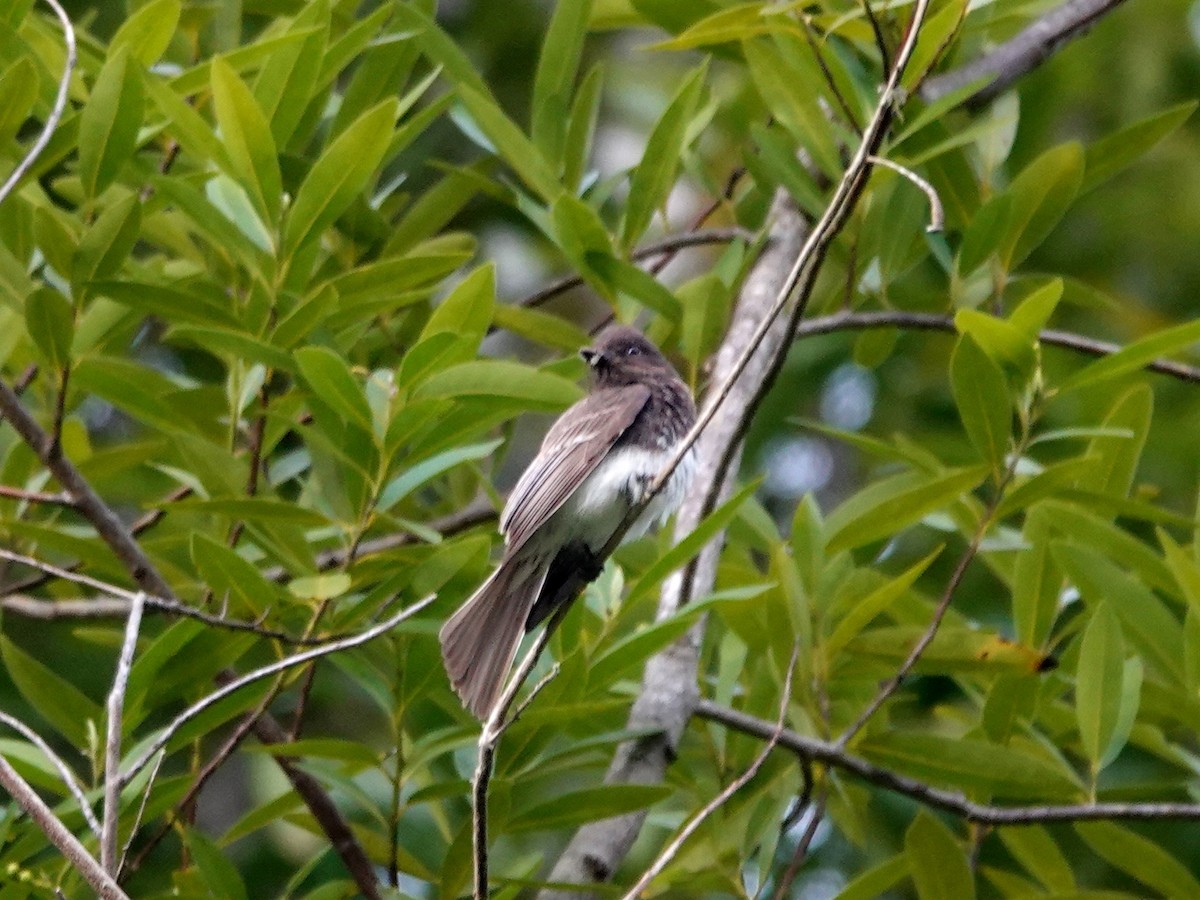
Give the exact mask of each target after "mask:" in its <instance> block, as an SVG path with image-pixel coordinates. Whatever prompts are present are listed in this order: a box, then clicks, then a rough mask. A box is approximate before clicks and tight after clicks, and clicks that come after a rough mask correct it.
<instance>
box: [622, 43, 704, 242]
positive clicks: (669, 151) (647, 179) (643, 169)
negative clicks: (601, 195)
mask: <svg viewBox="0 0 1200 900" xmlns="http://www.w3.org/2000/svg"><path fill="white" fill-rule="evenodd" d="M707 71H708V66H707V64H702V65H701V66H700V67H699V68H697V69H695V70H693V71H692V72H691V73H690V74H689V75H688V76H687V77H686V78H685V79H684V81H683V83H682V84H681V85H680V86H679V89H678V90H677V91H676V92H675V96H674V97H672V98H671V102H670V103H668V104H667V108H666V110H665V111H664V112H663V114H662V118H660V119H659V120H658V123H657V124H656V125H655V126H654V129H653V131H651V132H650V137H649V138H647V140H646V149H645V151H644V152H643V153H642V161H641V162H640V163H638V166H637V168H636V169H634V170H633V175H632V176H631V178H630V180H629V201H628V203H627V204H626V207H625V222H624V225H623V227H622V229H621V246H622V247H624V248H625V250H626V251H628V250H629V249H630V248H632V247H633V245H634V244H635V243H637V241H638V239H639V238H641V236H642V234H643V232H645V230H646V228H647V227H648V226H649V224H650V220H651V219H652V218H653V217H654V211H655V210H656V209H658V208H659V207H660V206H662V205H663V204H665V203H666V202H667V195H668V194H669V193H670V192H671V187H672V186H673V185H674V183H675V173H676V172H677V171H678V170H679V166H680V163H681V162H682V156H683V150H684V146H685V141H686V139H687V132H688V124H689V123H690V122H691V119H692V115H693V113H694V112H695V110H696V104H697V103H698V102H699V100H700V94H701V92H702V91H703V90H704V77H705V75H706V74H707Z"/></svg>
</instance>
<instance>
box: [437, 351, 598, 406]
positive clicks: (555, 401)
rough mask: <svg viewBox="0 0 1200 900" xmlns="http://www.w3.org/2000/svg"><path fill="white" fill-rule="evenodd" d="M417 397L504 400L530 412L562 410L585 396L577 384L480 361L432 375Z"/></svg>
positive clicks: (517, 366) (504, 363)
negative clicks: (492, 398)
mask: <svg viewBox="0 0 1200 900" xmlns="http://www.w3.org/2000/svg"><path fill="white" fill-rule="evenodd" d="M416 396H417V397H504V398H506V399H510V400H519V401H522V403H523V405H524V406H526V407H527V408H529V409H545V410H550V411H553V410H558V409H564V408H565V407H567V406H570V405H571V404H572V403H574V402H575V401H576V400H579V399H580V398H581V397H582V396H583V392H582V391H581V390H580V389H579V388H578V387H577V386H576V385H575V383H574V382H571V381H568V380H567V379H565V378H563V377H562V376H561V375H554V374H552V373H550V372H539V371H538V370H537V369H534V368H531V367H530V366H525V365H522V364H520V363H515V362H507V361H504V360H476V361H473V362H466V363H460V364H459V365H456V366H451V367H450V368H448V369H443V370H442V371H440V372H437V373H436V374H434V375H432V376H431V377H430V378H429V379H428V380H427V381H426V382H425V383H424V384H423V385H421V387H419V388H418V389H417V392H416Z"/></svg>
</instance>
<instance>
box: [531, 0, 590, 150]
mask: <svg viewBox="0 0 1200 900" xmlns="http://www.w3.org/2000/svg"><path fill="white" fill-rule="evenodd" d="M591 14H592V4H591V0H578V2H573V3H558V4H556V5H555V7H554V14H553V16H551V18H550V27H549V28H548V29H547V31H546V40H545V42H544V43H543V44H542V55H541V58H540V59H539V60H538V67H537V75H536V76H535V77H534V81H533V99H532V102H531V103H530V109H531V110H532V118H533V121H532V123H531V127H530V134H531V135H532V137H533V143H534V145H535V146H536V147H537V148H538V149H539V150H540V151H541V152H542V155H543V156H545V158H546V160H547V161H548V162H549V163H551V164H552V165H554V166H559V165H560V164H561V162H562V160H563V146H564V144H565V141H566V133H567V128H568V124H569V120H568V117H567V113H568V111H569V110H570V108H571V95H572V87H573V85H574V83H575V74H576V72H578V70H579V58H580V56H581V55H582V53H583V41H584V38H585V37H586V36H587V26H588V20H589V19H590V18H591Z"/></svg>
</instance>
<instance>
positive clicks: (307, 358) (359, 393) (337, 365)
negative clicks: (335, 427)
mask: <svg viewBox="0 0 1200 900" xmlns="http://www.w3.org/2000/svg"><path fill="white" fill-rule="evenodd" d="M295 357H296V364H297V365H299V367H300V374H301V375H303V376H304V380H305V381H307V382H308V386H309V387H310V388H311V389H312V391H313V394H315V395H316V396H317V397H319V398H320V400H321V401H322V402H323V403H326V404H328V405H329V406H330V407H331V408H332V409H334V410H335V411H336V412H337V413H338V415H340V416H341V417H342V418H343V419H344V420H346V421H347V422H356V423H357V424H359V425H361V426H363V427H364V428H366V429H367V430H368V431H370V430H371V407H370V405H369V404H368V403H367V397H366V394H365V393H363V388H362V385H360V384H359V383H358V379H357V378H355V377H354V375H353V374H352V373H351V372H350V369H349V367H348V366H347V365H346V361H345V360H344V359H342V358H341V357H340V356H338V355H337V354H336V353H334V352H333V351H332V350H330V349H328V348H326V347H301V348H300V349H299V350H297V351H296V352H295Z"/></svg>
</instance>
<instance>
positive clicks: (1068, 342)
mask: <svg viewBox="0 0 1200 900" xmlns="http://www.w3.org/2000/svg"><path fill="white" fill-rule="evenodd" d="M874 328H899V329H901V330H906V331H943V332H946V333H948V334H955V333H957V331H958V329H957V327H956V326H955V324H954V317H953V316H946V315H940V314H938V313H918V312H898V311H896V310H880V311H877V312H838V313H833V314H832V315H828V316H822V317H820V318H818V319H809V320H807V321H805V322H803V323H801V325H800V327H799V328H798V329H796V336H797V337H811V336H814V335H818V334H834V333H836V332H839V331H868V330H870V329H874ZM1038 341H1039V342H1040V343H1042V344H1048V345H1050V346H1052V347H1061V348H1062V349H1064V350H1071V351H1073V352H1075V353H1081V354H1083V355H1084V356H1094V357H1102V356H1111V355H1112V354H1114V353H1117V352H1118V351H1120V350H1122V349H1124V348H1122V347H1121V345H1120V344H1113V343H1110V342H1108V341H1100V340H1096V339H1095V338H1090V337H1086V336H1085V335H1081V334H1075V333H1073V332H1070V331H1060V330H1056V329H1052V328H1051V329H1046V330H1044V331H1042V332H1040V333H1039V334H1038ZM1143 368H1145V370H1146V371H1147V372H1156V373H1158V374H1159V375H1167V376H1169V377H1171V378H1177V379H1179V380H1180V381H1185V382H1187V383H1189V384H1200V367H1196V366H1189V365H1187V364H1185V363H1178V362H1174V361H1172V360H1169V359H1156V360H1153V361H1152V362H1149V363H1147V364H1146V365H1145V366H1144V367H1143Z"/></svg>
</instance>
